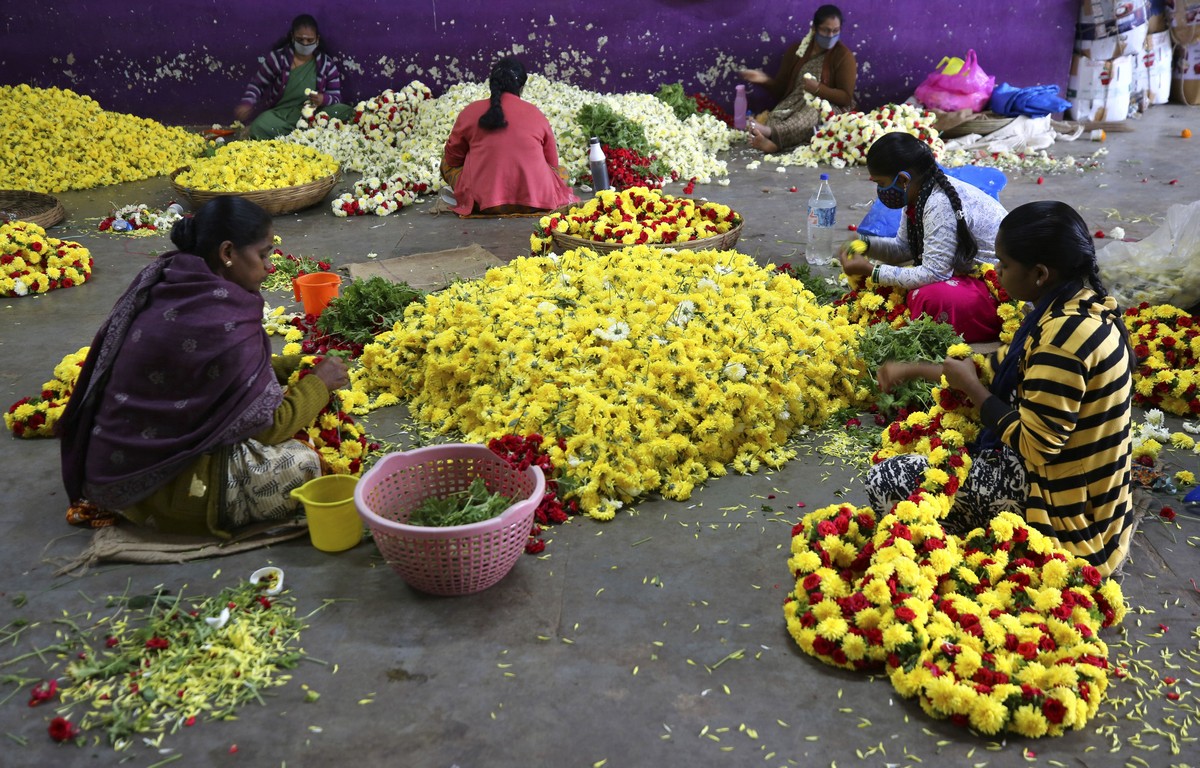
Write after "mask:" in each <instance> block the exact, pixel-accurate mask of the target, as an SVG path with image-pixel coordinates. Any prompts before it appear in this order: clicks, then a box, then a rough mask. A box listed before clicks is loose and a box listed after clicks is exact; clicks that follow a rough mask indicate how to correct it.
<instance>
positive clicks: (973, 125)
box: [941, 112, 1016, 139]
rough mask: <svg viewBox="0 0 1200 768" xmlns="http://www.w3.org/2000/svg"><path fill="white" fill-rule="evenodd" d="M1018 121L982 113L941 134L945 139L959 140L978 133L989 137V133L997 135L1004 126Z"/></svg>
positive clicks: (1012, 118)
mask: <svg viewBox="0 0 1200 768" xmlns="http://www.w3.org/2000/svg"><path fill="white" fill-rule="evenodd" d="M1013 120H1016V118H1015V117H998V116H996V115H994V114H993V113H991V112H980V113H979V114H978V115H976V116H975V117H973V118H971V119H970V120H967V121H966V122H963V123H959V124H958V125H956V126H954V127H953V128H947V129H946V130H944V131H942V132H941V137H942V138H943V139H957V138H958V137H959V136H966V135H967V134H970V133H977V134H979V135H980V136H987V135H988V134H989V133H995V132H996V131H998V130H1000V129H1001V128H1003V127H1004V126H1006V125H1008V124H1009V123H1011V122H1012V121H1013Z"/></svg>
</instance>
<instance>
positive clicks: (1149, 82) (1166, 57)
mask: <svg viewBox="0 0 1200 768" xmlns="http://www.w3.org/2000/svg"><path fill="white" fill-rule="evenodd" d="M1173 53H1174V46H1172V45H1171V33H1170V32H1155V33H1153V34H1151V35H1150V36H1148V37H1147V38H1146V49H1145V50H1144V51H1142V66H1141V69H1142V71H1143V72H1144V73H1145V76H1146V99H1147V100H1148V101H1149V102H1150V103H1151V104H1166V103H1167V101H1168V100H1169V99H1170V98H1171V73H1172V71H1173V70H1172V64H1173V55H1172V54H1173Z"/></svg>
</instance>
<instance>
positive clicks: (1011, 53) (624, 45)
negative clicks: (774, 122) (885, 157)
mask: <svg viewBox="0 0 1200 768" xmlns="http://www.w3.org/2000/svg"><path fill="white" fill-rule="evenodd" d="M10 5H12V6H13V7H11V8H6V15H7V16H8V23H7V24H6V25H4V26H3V27H2V28H0V66H2V67H3V71H4V72H5V81H6V82H9V83H22V82H24V83H29V84H30V85H36V86H52V85H56V86H61V87H68V88H72V89H74V90H76V91H78V92H81V93H86V94H88V95H91V96H93V97H95V98H96V99H97V100H99V101H100V103H101V104H102V105H103V106H105V107H106V108H108V109H115V110H118V111H122V112H131V113H134V114H139V115H146V116H149V117H154V118H157V119H160V120H164V121H166V122H191V123H203V124H208V123H211V122H213V121H215V120H221V121H224V120H227V119H229V117H230V115H229V113H230V111H231V109H232V105H233V104H234V103H235V102H236V100H237V98H238V97H239V96H240V95H241V93H242V91H243V89H244V88H245V84H246V81H247V80H248V79H249V77H250V76H251V75H252V73H253V72H254V70H255V68H256V67H257V65H258V61H259V60H260V59H261V57H262V56H263V55H264V54H265V52H266V51H267V50H269V48H270V47H271V45H272V44H273V43H274V42H275V41H276V40H277V39H278V38H279V37H281V36H282V35H283V34H284V33H285V32H286V31H287V25H288V22H289V21H290V20H291V18H292V15H293V14H294V13H295V6H294V4H293V3H291V2H284V1H283V0H260V1H259V2H257V3H255V4H253V5H252V6H247V5H243V4H237V5H235V4H220V5H219V11H215V10H214V4H213V2H212V0H173V2H172V5H171V12H170V13H169V14H147V13H146V12H145V6H144V4H142V3H135V2H131V0H108V2H105V3H95V2H88V0H44V1H43V2H42V3H41V4H40V5H38V7H36V8H35V7H34V4H30V3H24V4H10ZM317 5H318V7H317V9H316V15H317V17H318V21H320V22H321V24H322V27H321V32H322V35H323V37H324V38H325V40H326V42H327V43H330V44H331V45H332V46H333V47H334V49H335V50H336V53H337V55H338V58H339V61H340V63H341V68H342V73H343V88H344V95H345V97H346V99H347V100H349V101H357V100H359V99H362V98H368V97H370V96H373V95H375V94H377V93H379V92H380V91H382V90H383V89H385V88H398V87H402V86H403V85H405V84H406V83H407V82H408V81H409V80H412V79H420V80H422V81H423V82H424V83H425V84H426V85H428V86H429V87H430V88H431V89H433V91H434V93H435V94H436V93H440V92H441V91H443V90H445V89H446V88H448V87H449V86H451V85H453V84H455V83H457V82H462V81H464V80H468V81H479V80H483V79H484V78H486V76H487V71H488V69H489V68H490V65H491V63H492V61H493V60H494V59H495V58H496V57H498V56H502V55H515V56H519V57H521V58H522V59H523V60H524V61H525V63H526V66H527V67H528V68H529V69H530V70H531V71H540V72H542V73H543V74H545V75H547V76H548V77H553V78H556V79H560V80H563V81H566V82H569V83H572V84H574V85H579V86H582V87H586V88H591V89H594V90H601V91H603V90H614V89H616V90H639V91H649V92H653V91H655V90H657V89H658V87H659V86H660V85H662V84H664V83H671V82H676V81H679V82H682V83H683V86H684V89H685V90H686V91H688V92H689V93H694V92H698V91H703V92H705V93H708V94H709V95H711V96H712V97H713V98H715V99H716V100H717V101H718V102H719V103H724V104H726V105H730V104H731V102H732V99H733V86H734V85H735V84H736V83H737V82H739V80H738V79H737V76H736V71H737V70H738V69H741V68H743V67H750V68H761V69H764V70H766V71H767V72H771V73H774V72H775V71H776V69H777V68H778V66H779V62H780V57H781V55H782V53H783V51H784V49H785V48H786V47H787V46H788V45H789V44H790V43H792V42H794V41H796V40H797V39H799V38H800V37H801V36H802V35H803V34H804V33H805V32H806V31H807V28H808V24H809V19H810V18H811V16H810V13H809V12H808V11H804V10H797V9H795V8H794V7H793V6H792V5H791V4H788V5H789V9H790V12H789V11H788V10H782V9H780V7H779V6H780V5H781V4H779V3H769V2H764V1H763V0H748V1H747V2H743V3H741V4H727V3H719V2H716V0H706V1H705V2H691V3H666V2H659V3H646V2H644V0H611V2H609V3H605V4H603V5H602V6H601V5H597V4H592V5H581V4H579V3H575V2H567V0H542V2H541V3H539V4H538V7H537V8H536V10H533V11H530V10H526V11H525V12H524V13H514V12H513V5H512V4H510V3H493V4H480V3H477V2H470V3H463V2H449V1H448V0H443V2H441V3H440V4H439V3H436V2H432V1H431V2H430V3H428V4H424V3H404V4H400V3H395V4H393V3H365V4H360V5H339V6H338V7H337V11H336V14H334V13H333V12H329V13H324V14H323V13H322V7H321V4H319V3H318V4H317ZM880 5H881V4H880V3H879V2H878V0H841V2H839V6H840V7H841V9H842V11H843V12H844V14H845V20H844V21H845V24H844V26H845V28H846V32H845V33H843V37H842V39H843V42H845V43H846V44H847V45H849V46H850V47H851V48H852V49H853V50H854V51H855V54H856V57H857V58H858V61H859V80H858V83H859V87H858V93H857V94H856V95H857V100H858V102H859V103H860V104H862V105H864V106H874V105H876V104H879V103H882V102H884V101H888V100H903V99H904V98H906V97H907V96H909V95H910V94H911V91H912V88H913V87H914V85H915V84H916V83H919V82H920V81H921V80H922V79H923V78H924V77H925V75H926V74H927V73H928V72H929V71H930V70H931V69H932V68H933V66H935V65H936V64H937V62H938V60H940V59H941V57H942V56H944V55H948V54H950V55H960V56H961V55H964V54H965V53H966V51H967V49H969V48H974V49H975V51H976V52H977V53H978V54H979V57H980V62H981V65H982V66H983V67H984V69H985V70H986V71H987V72H988V73H989V74H992V75H995V76H996V78H997V81H1007V82H1010V83H1013V84H1014V85H1018V86H1025V85H1037V84H1045V83H1049V84H1057V85H1060V86H1063V85H1065V81H1066V76H1067V71H1068V68H1069V66H1070V60H1071V47H1072V39H1073V35H1074V24H1075V14H1076V12H1077V4H1076V3H1064V2H1061V0H1025V2H1024V3H1023V6H1022V13H1021V14H1013V13H1012V9H1011V8H1009V7H1007V6H1005V5H1004V4H979V5H976V6H973V10H972V13H971V14H970V15H969V16H967V17H965V18H964V15H963V14H962V12H961V3H960V2H958V0H953V1H952V0H891V1H890V2H887V3H886V5H887V6H888V8H886V9H884V10H885V11H886V12H881V9H880ZM813 7H814V8H815V4H813ZM216 12H219V14H220V15H219V16H214V13H216ZM1018 16H1019V17H1020V18H1021V19H1023V21H1017V20H1016V19H1017V17H1018ZM270 19H275V20H277V21H276V22H274V26H273V27H270V28H268V27H266V26H264V20H270ZM947 19H950V20H952V21H947ZM134 23H136V24H137V33H136V34H130V31H129V30H130V29H131V28H132V25H133V24H134ZM30 30H33V33H32V34H30ZM229 30H236V34H230V32H229ZM50 41H53V43H52V44H51V43H50ZM750 91H751V106H752V107H754V108H761V107H764V106H766V105H767V104H768V102H767V101H766V97H765V94H764V93H763V91H762V89H759V88H751V89H750Z"/></svg>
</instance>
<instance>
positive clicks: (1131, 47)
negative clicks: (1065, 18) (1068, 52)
mask: <svg viewBox="0 0 1200 768" xmlns="http://www.w3.org/2000/svg"><path fill="white" fill-rule="evenodd" d="M1149 30H1150V27H1149V26H1148V25H1146V24H1138V25H1137V26H1134V27H1130V28H1129V29H1127V30H1125V31H1124V32H1118V33H1116V34H1115V35H1109V36H1108V37H1099V38H1095V39H1093V40H1083V39H1078V38H1077V39H1076V40H1075V52H1076V53H1082V54H1083V55H1084V56H1087V57H1088V58H1089V59H1093V60H1096V61H1108V60H1109V59H1115V58H1117V57H1118V56H1125V55H1126V54H1130V53H1137V54H1141V52H1142V50H1143V49H1144V48H1145V47H1146V38H1147V37H1148V33H1149Z"/></svg>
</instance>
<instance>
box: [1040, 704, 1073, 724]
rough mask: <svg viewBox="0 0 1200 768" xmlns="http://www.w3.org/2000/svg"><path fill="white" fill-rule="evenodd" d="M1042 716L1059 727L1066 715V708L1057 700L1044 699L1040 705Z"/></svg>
mask: <svg viewBox="0 0 1200 768" xmlns="http://www.w3.org/2000/svg"><path fill="white" fill-rule="evenodd" d="M1042 714H1043V715H1045V716H1046V719H1047V720H1049V721H1050V722H1051V723H1054V724H1055V725H1061V724H1062V721H1063V718H1064V717H1066V715H1067V707H1066V705H1064V704H1063V703H1062V702H1061V701H1059V700H1058V699H1046V701H1045V703H1044V704H1042Z"/></svg>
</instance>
